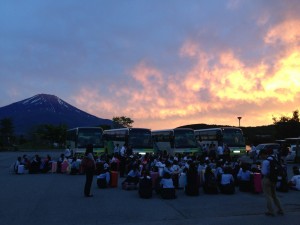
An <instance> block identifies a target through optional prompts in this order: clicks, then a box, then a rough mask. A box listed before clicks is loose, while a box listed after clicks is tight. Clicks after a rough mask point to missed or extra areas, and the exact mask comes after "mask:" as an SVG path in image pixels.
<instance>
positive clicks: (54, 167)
mask: <svg viewBox="0 0 300 225" xmlns="http://www.w3.org/2000/svg"><path fill="white" fill-rule="evenodd" d="M51 164H52V165H51V173H56V171H57V162H52V163H51Z"/></svg>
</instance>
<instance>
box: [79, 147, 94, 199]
mask: <svg viewBox="0 0 300 225" xmlns="http://www.w3.org/2000/svg"><path fill="white" fill-rule="evenodd" d="M82 167H83V169H84V171H85V177H86V179H85V185H84V196H85V197H93V195H92V194H91V186H92V183H93V177H94V174H95V170H96V163H95V160H94V155H93V146H92V145H88V146H87V147H86V150H85V156H84V158H83V160H82Z"/></svg>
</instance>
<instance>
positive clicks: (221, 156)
mask: <svg viewBox="0 0 300 225" xmlns="http://www.w3.org/2000/svg"><path fill="white" fill-rule="evenodd" d="M217 153H218V159H219V160H220V159H223V154H224V148H223V146H222V145H221V144H219V145H218V148H217Z"/></svg>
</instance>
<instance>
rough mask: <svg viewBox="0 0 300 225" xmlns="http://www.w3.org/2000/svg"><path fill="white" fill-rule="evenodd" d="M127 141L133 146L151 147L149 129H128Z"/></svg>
mask: <svg viewBox="0 0 300 225" xmlns="http://www.w3.org/2000/svg"><path fill="white" fill-rule="evenodd" d="M128 143H129V145H131V146H132V147H133V148H152V147H153V145H152V138H151V131H150V130H143V129H132V130H130V134H129V140H128Z"/></svg>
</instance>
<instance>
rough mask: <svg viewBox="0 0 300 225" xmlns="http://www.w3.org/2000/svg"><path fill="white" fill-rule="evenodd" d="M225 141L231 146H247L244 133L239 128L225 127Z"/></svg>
mask: <svg viewBox="0 0 300 225" xmlns="http://www.w3.org/2000/svg"><path fill="white" fill-rule="evenodd" d="M223 142H224V143H226V144H227V145H228V146H231V147H243V146H245V139H244V136H243V133H242V132H241V130H239V129H224V130H223Z"/></svg>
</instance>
